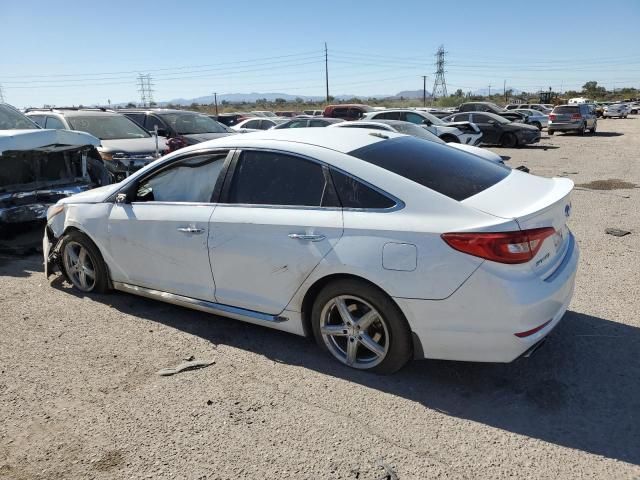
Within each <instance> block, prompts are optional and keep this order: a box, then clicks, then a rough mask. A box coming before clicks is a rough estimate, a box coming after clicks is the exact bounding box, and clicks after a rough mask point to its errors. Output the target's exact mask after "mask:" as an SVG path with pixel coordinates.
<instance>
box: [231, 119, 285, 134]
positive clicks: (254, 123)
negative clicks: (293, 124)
mask: <svg viewBox="0 0 640 480" xmlns="http://www.w3.org/2000/svg"><path fill="white" fill-rule="evenodd" d="M286 121H287V120H286V119H285V118H277V117H274V118H246V119H244V120H241V121H240V122H238V123H236V124H235V125H234V126H232V127H231V128H232V129H234V130H236V131H238V132H250V131H257V130H269V129H270V128H273V127H275V126H277V125H280V124H282V123H285V122H286Z"/></svg>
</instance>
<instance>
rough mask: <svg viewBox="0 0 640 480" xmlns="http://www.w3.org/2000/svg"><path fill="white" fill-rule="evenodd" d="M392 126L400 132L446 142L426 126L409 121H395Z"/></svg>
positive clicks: (432, 140) (431, 140)
mask: <svg viewBox="0 0 640 480" xmlns="http://www.w3.org/2000/svg"><path fill="white" fill-rule="evenodd" d="M391 126H392V127H393V128H395V129H396V131H397V132H398V133H404V134H405V135H411V136H413V137H418V138H424V139H425V140H429V141H430V142H437V143H445V142H444V141H443V140H440V139H439V138H438V137H436V136H435V135H434V134H433V133H431V132H430V131H428V130H426V126H424V127H421V126H418V125H415V124H413V123H409V122H406V123H405V122H403V123H394V124H393V125H391Z"/></svg>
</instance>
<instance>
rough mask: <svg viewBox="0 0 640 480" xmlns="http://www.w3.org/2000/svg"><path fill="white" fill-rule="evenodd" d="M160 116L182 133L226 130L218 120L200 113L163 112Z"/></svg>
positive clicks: (220, 131)
mask: <svg viewBox="0 0 640 480" xmlns="http://www.w3.org/2000/svg"><path fill="white" fill-rule="evenodd" d="M160 116H161V117H162V118H163V119H164V121H165V122H167V123H168V124H169V125H171V127H173V129H174V130H175V131H176V132H178V133H179V134H180V135H189V134H195V133H225V132H226V130H225V129H224V128H223V127H222V125H220V124H219V123H218V122H216V121H215V120H212V119H211V118H210V117H208V116H206V115H202V114H200V113H189V112H179V113H163V114H161V115H160Z"/></svg>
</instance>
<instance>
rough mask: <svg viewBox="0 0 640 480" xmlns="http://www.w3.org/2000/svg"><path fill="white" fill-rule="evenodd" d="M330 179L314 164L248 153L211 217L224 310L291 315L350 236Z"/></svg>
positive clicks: (279, 155)
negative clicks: (287, 311)
mask: <svg viewBox="0 0 640 480" xmlns="http://www.w3.org/2000/svg"><path fill="white" fill-rule="evenodd" d="M328 178H329V177H328V174H327V171H326V168H325V167H323V166H321V165H320V164H319V163H316V162H314V161H311V160H308V159H304V158H300V157H297V156H293V155H289V154H284V153H280V152H274V151H259V150H256V151H244V152H242V154H241V155H240V157H239V158H238V160H237V163H236V165H235V167H233V173H232V176H231V178H230V179H229V180H228V183H227V184H226V185H225V187H224V190H225V191H224V192H223V198H222V199H221V201H220V203H219V204H218V206H217V207H216V209H215V210H214V212H213V215H212V217H211V227H210V231H209V249H210V250H209V251H210V256H211V259H212V266H213V275H214V278H215V282H216V300H217V302H218V303H222V304H225V305H231V306H236V307H240V308H245V309H249V310H254V311H258V312H262V313H269V314H274V315H275V314H279V313H281V312H282V311H283V310H284V308H285V307H286V305H287V304H288V303H289V301H290V300H291V298H292V297H293V295H294V294H295V292H296V290H297V289H298V288H299V287H300V285H302V283H303V282H304V280H305V279H306V278H307V277H308V276H309V275H310V274H311V272H312V271H313V269H314V268H315V267H316V266H317V265H318V263H320V261H321V260H322V259H323V258H324V257H325V256H326V255H327V254H328V253H329V252H330V251H331V250H332V249H333V247H334V246H335V244H336V243H337V242H338V241H339V240H340V237H341V236H342V211H341V209H340V208H337V207H336V203H334V202H333V199H332V198H330V197H331V193H332V192H333V189H332V187H331V184H330V182H328V181H327V180H328ZM334 198H335V197H334Z"/></svg>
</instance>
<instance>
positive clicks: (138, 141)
mask: <svg viewBox="0 0 640 480" xmlns="http://www.w3.org/2000/svg"><path fill="white" fill-rule="evenodd" d="M100 143H101V145H102V146H101V147H98V150H100V151H101V152H105V153H117V152H122V153H131V154H140V153H154V152H155V151H156V140H155V138H153V137H150V138H124V139H123V138H119V139H116V140H102V141H101V142H100ZM158 149H159V150H160V152H162V151H163V150H166V149H168V147H167V139H166V138H164V137H158Z"/></svg>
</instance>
